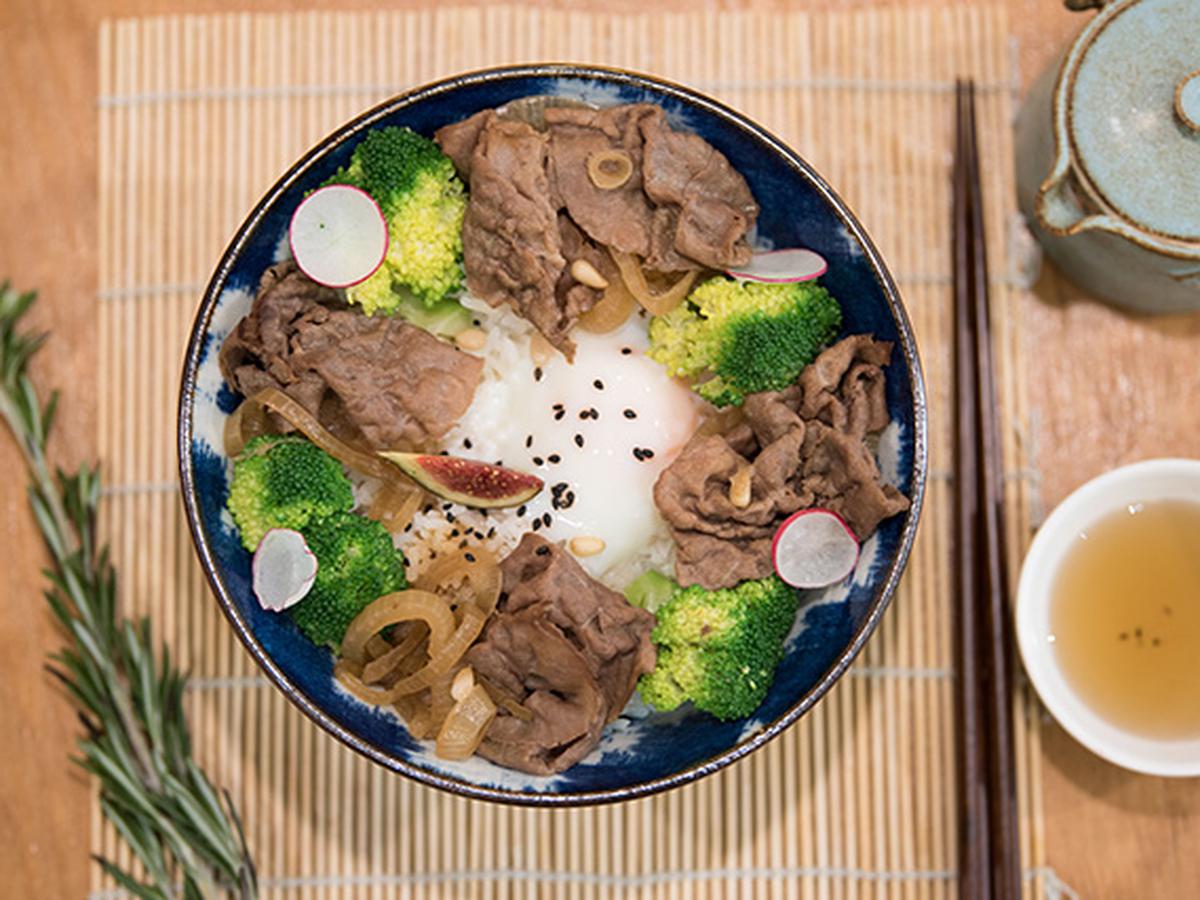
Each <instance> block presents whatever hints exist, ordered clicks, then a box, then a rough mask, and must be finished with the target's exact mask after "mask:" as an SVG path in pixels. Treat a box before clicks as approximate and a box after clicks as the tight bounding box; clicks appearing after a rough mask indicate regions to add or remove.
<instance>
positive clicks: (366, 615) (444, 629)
mask: <svg viewBox="0 0 1200 900" xmlns="http://www.w3.org/2000/svg"><path fill="white" fill-rule="evenodd" d="M411 621H421V622H424V623H425V624H426V625H428V626H429V648H430V651H431V652H432V653H434V654H436V653H437V652H438V651H439V650H440V649H441V648H442V647H444V646H445V645H446V644H447V643H449V641H450V640H451V639H452V635H453V634H454V631H455V629H454V613H452V612H451V611H450V605H449V604H448V603H446V601H445V600H443V599H442V598H441V597H439V596H438V595H437V594H431V593H430V592H429V591H417V590H406V591H397V592H396V593H394V594H384V595H383V596H382V597H380V598H379V599H378V600H375V601H373V602H372V603H371V604H369V605H368V606H367V607H366V608H365V609H364V610H363V611H362V612H360V613H359V614H358V615H357V616H355V617H354V621H353V622H351V623H350V627H349V628H347V629H346V636H345V637H344V638H342V656H343V658H345V659H346V661H347V662H349V663H351V664H352V665H355V666H362V665H363V664H364V663H366V661H367V641H369V640H370V639H371V638H372V637H374V636H375V635H376V634H378V633H379V632H381V631H383V629H385V628H387V627H388V626H390V625H398V624H399V623H401V622H411ZM397 696H399V695H397Z"/></svg>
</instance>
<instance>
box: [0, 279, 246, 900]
mask: <svg viewBox="0 0 1200 900" xmlns="http://www.w3.org/2000/svg"><path fill="white" fill-rule="evenodd" d="M35 299H36V294H34V293H33V292H26V293H23V294H21V293H18V292H16V291H14V290H13V289H12V287H11V286H10V285H9V283H8V282H3V283H2V284H0V418H3V420H4V422H5V423H6V424H7V426H8V429H9V431H10V432H11V433H12V436H13V439H14V440H15V442H16V444H17V446H18V448H19V449H20V450H21V453H22V455H23V457H24V460H25V468H26V472H27V474H28V477H29V492H28V496H29V507H30V510H31V512H32V514H33V518H34V521H35V522H36V523H37V526H38V529H39V531H41V534H42V539H43V541H44V542H45V545H46V550H47V552H48V554H49V556H50V567H49V568H48V569H47V570H46V572H45V575H46V579H47V582H48V587H47V589H46V590H45V592H44V593H43V596H44V598H45V601H46V605H47V608H48V609H49V611H50V612H51V613H52V614H53V616H54V618H55V619H56V620H57V621H58V622H59V624H60V625H61V626H62V628H63V634H64V635H65V637H66V640H67V644H66V646H65V647H63V648H61V649H59V650H58V651H57V652H54V653H51V654H49V656H48V659H49V662H48V664H47V668H48V670H49V671H50V673H51V674H52V675H53V676H54V677H55V678H56V679H57V680H58V681H59V682H61V683H62V685H63V687H64V688H65V689H66V691H67V693H68V694H69V695H70V697H71V699H72V700H73V701H74V703H75V704H76V705H77V707H78V711H79V717H80V721H81V723H82V724H83V727H84V730H85V732H86V736H85V737H82V738H80V740H79V741H78V748H79V751H80V753H81V754H82V755H81V756H79V757H72V761H73V762H74V763H75V764H76V765H78V766H80V767H81V768H83V769H85V770H86V771H88V772H90V773H92V774H93V775H94V776H95V778H96V780H97V782H98V784H99V788H100V807H101V810H102V811H103V813H104V815H105V817H107V818H108V820H109V821H111V822H112V823H113V826H114V827H115V828H116V829H117V832H118V833H119V834H120V835H121V837H122V839H123V840H124V841H125V842H126V843H127V844H128V845H129V847H130V849H131V850H132V851H133V854H134V856H135V857H136V858H137V860H138V861H139V863H140V864H141V869H142V872H141V873H140V874H135V873H133V872H129V871H126V870H124V869H122V868H120V867H119V866H117V865H116V864H115V863H114V862H112V861H111V860H108V859H104V858H101V857H96V862H97V864H98V865H99V866H100V867H101V869H103V870H104V872H106V873H107V874H108V875H109V876H110V877H111V878H112V879H113V880H114V881H115V882H116V883H117V884H118V885H119V886H120V887H121V888H123V889H124V890H126V891H128V892H129V893H130V894H131V895H133V896H134V897H138V898H143V900H174V898H178V897H183V898H184V900H192V898H195V900H211V898H217V897H227V898H237V900H252V898H256V897H257V896H258V886H257V876H256V874H255V869H254V862H253V859H252V858H251V855H250V851H249V848H248V846H247V844H246V837H245V834H244V832H243V830H242V823H241V820H240V819H239V818H238V815H237V812H236V810H235V809H234V807H233V803H232V802H231V800H230V798H229V794H228V792H221V793H218V792H217V791H216V789H215V788H214V787H213V786H212V783H211V782H210V781H209V780H208V777H207V776H206V775H205V774H204V772H203V771H202V770H201V769H200V768H199V766H197V765H196V763H195V761H194V760H193V759H192V756H191V739H190V736H189V734H188V727H187V721H186V718H185V716H184V712H183V694H184V688H185V684H186V678H185V676H184V675H183V674H182V673H181V672H180V671H179V670H178V669H176V668H175V667H174V665H173V664H172V660H171V656H170V653H169V652H168V651H167V649H166V647H165V646H163V647H162V648H161V649H160V650H159V651H158V652H157V654H156V652H155V645H154V641H153V638H152V635H151V628H150V622H149V621H148V620H146V619H142V620H141V621H138V622H134V621H131V620H128V619H125V618H123V617H122V616H121V615H120V614H119V612H118V610H117V588H116V572H115V571H114V569H113V566H112V562H111V559H110V556H109V552H108V548H107V547H105V546H97V543H96V530H95V529H96V512H97V507H98V504H99V499H100V474H99V471H98V470H97V469H95V468H89V467H88V466H86V465H83V466H80V467H79V468H78V469H77V470H76V471H75V472H73V473H72V472H63V471H61V470H58V471H55V472H54V473H53V474H51V469H50V466H49V464H48V461H47V458H46V445H47V441H48V440H49V438H50V432H51V428H52V426H53V423H54V418H55V413H56V411H57V409H58V394H57V393H56V392H55V393H51V394H50V398H49V400H48V401H47V402H46V403H45V404H43V403H42V402H41V399H40V397H39V394H38V390H37V386H36V385H35V384H34V383H33V381H32V379H31V378H30V377H29V372H28V366H29V362H30V360H31V359H32V357H33V356H34V354H35V353H37V352H38V350H39V349H40V348H41V347H42V345H43V344H44V343H45V341H46V337H47V336H46V335H45V334H35V333H32V332H30V331H28V330H25V329H23V328H22V323H21V320H22V317H23V316H24V315H25V314H26V313H27V312H28V311H29V310H30V308H31V307H32V306H33V304H34V302H35Z"/></svg>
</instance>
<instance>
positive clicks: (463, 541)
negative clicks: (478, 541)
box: [458, 538, 470, 550]
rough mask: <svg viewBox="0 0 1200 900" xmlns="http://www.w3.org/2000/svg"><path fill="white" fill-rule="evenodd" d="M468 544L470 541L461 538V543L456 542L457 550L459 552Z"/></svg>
mask: <svg viewBox="0 0 1200 900" xmlns="http://www.w3.org/2000/svg"><path fill="white" fill-rule="evenodd" d="M469 543H470V541H468V540H467V539H466V538H463V539H462V540H461V541H459V542H458V549H459V550H462V549H463V548H465V547H466V546H467V544H469Z"/></svg>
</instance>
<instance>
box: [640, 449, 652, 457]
mask: <svg viewBox="0 0 1200 900" xmlns="http://www.w3.org/2000/svg"><path fill="white" fill-rule="evenodd" d="M642 459H654V451H653V450H651V449H650V448H649V447H647V448H645V449H644V450H643V451H642Z"/></svg>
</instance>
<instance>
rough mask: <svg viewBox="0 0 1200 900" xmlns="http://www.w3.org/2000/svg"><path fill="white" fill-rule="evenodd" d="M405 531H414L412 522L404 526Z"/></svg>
mask: <svg viewBox="0 0 1200 900" xmlns="http://www.w3.org/2000/svg"><path fill="white" fill-rule="evenodd" d="M404 531H405V533H408V532H410V531H412V522H409V523H408V524H407V525H405V526H404Z"/></svg>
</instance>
